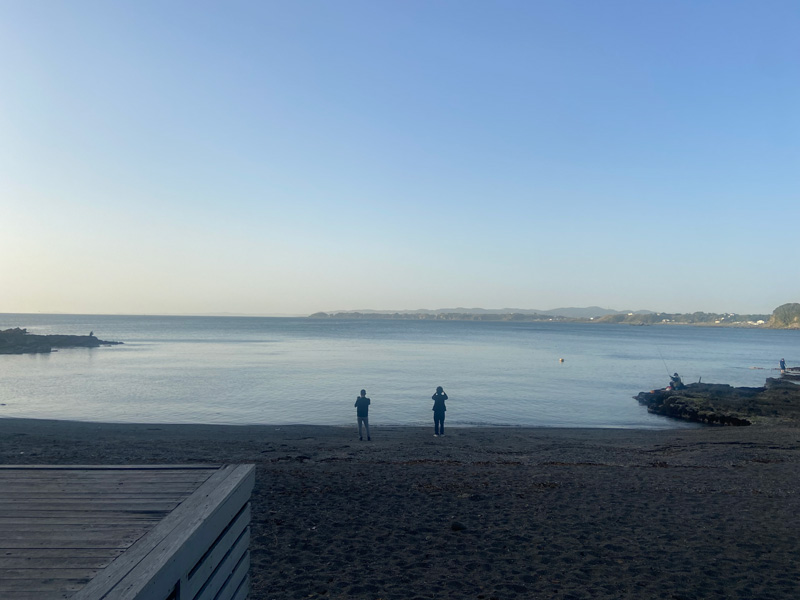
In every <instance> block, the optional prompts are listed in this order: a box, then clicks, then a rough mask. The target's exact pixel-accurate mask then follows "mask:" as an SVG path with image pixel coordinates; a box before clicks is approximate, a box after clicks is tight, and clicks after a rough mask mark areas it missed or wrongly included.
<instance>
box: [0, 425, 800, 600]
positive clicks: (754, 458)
mask: <svg viewBox="0 0 800 600" xmlns="http://www.w3.org/2000/svg"><path fill="white" fill-rule="evenodd" d="M432 429H433V428H432V427H413V426H387V427H379V426H376V427H374V428H373V430H372V440H373V441H372V442H359V441H358V434H357V428H356V424H355V422H354V423H353V424H352V425H351V426H309V425H278V426H269V425H258V426H252V425H158V424H108V423H106V424H102V423H90V422H76V421H45V420H35V419H15V418H0V463H2V464H76V465H77V464H87V465H88V464H191V463H251V464H255V465H256V488H255V490H254V492H253V497H252V509H253V522H252V536H251V540H252V541H251V553H252V566H251V577H252V581H253V591H252V593H251V600H262V599H266V600H269V599H272V600H283V599H298V600H299V599H300V598H318V599H320V600H324V599H344V598H365V599H375V600H377V599H378V598H380V599H382V600H395V599H397V600H401V599H402V600H406V599H412V600H413V599H423V598H424V599H435V598H465V599H467V598H469V599H479V600H491V599H492V598H495V599H497V600H507V599H510V598H518V597H543V598H564V599H566V598H579V599H584V598H585V599H587V600H588V599H590V598H592V599H597V598H600V599H608V600H611V599H612V598H631V599H632V598H648V599H649V598H663V599H665V600H674V599H675V598H685V599H689V598H698V599H699V598H719V599H722V598H725V599H729V598H741V599H744V598H754V597H757V598H762V599H766V598H775V599H779V598H780V599H783V598H795V597H800V561H797V541H796V533H795V532H796V531H797V529H798V527H800V494H798V493H797V489H796V483H797V481H798V480H800V428H799V427H797V426H791V425H787V426H766V425H764V426H759V425H756V426H751V427H693V428H684V429H668V430H663V429H661V430H650V429H647V430H644V429H584V428H549V427H548V428H544V427H515V428H505V427H504V428H489V427H486V428H484V427H478V428H462V427H458V428H456V427H453V428H450V429H446V436H445V437H443V438H435V437H433V431H432ZM1 497H2V491H0V498H1Z"/></svg>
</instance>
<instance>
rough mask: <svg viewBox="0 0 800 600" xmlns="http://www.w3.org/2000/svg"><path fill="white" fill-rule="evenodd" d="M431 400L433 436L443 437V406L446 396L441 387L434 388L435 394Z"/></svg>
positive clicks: (444, 407)
mask: <svg viewBox="0 0 800 600" xmlns="http://www.w3.org/2000/svg"><path fill="white" fill-rule="evenodd" d="M431 400H433V435H434V437H438V436H440V435H444V413H445V411H446V410H447V407H446V406H445V405H444V401H445V400H447V394H445V393H444V389H443V388H442V386H439V387H437V388H436V393H435V394H434V395H433V396H431Z"/></svg>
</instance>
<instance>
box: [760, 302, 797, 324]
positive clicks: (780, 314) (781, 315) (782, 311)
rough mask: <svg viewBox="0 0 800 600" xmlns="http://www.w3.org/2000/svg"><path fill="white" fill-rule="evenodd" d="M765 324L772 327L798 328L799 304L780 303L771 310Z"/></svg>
mask: <svg viewBox="0 0 800 600" xmlns="http://www.w3.org/2000/svg"><path fill="white" fill-rule="evenodd" d="M767 326H768V327H771V328H773V329H800V304H798V303H797V302H792V303H789V304H782V305H780V306H779V307H778V308H776V309H775V310H774V311H773V313H772V316H771V317H770V319H769V323H768V324H767Z"/></svg>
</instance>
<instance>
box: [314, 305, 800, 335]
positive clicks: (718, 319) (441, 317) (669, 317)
mask: <svg viewBox="0 0 800 600" xmlns="http://www.w3.org/2000/svg"><path fill="white" fill-rule="evenodd" d="M309 316H310V318H312V319H403V320H414V321H557V322H563V323H622V324H626V325H703V326H715V327H765V328H771V329H800V304H798V303H789V304H783V305H781V306H779V307H778V308H776V309H775V310H774V311H773V313H772V315H758V314H754V315H743V314H736V313H706V312H694V313H663V312H662V313H655V312H637V313H633V312H628V313H614V314H607V315H603V316H600V317H588V318H587V317H566V316H561V315H552V314H541V313H519V312H509V313H503V312H498V313H496V312H432V311H412V312H402V313H401V312H383V313H382V312H358V311H353V312H337V313H326V312H317V313H314V314H313V315H309Z"/></svg>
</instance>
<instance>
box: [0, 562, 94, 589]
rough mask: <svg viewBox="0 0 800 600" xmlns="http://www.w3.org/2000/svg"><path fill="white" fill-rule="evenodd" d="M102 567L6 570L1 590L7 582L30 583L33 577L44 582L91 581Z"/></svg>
mask: <svg viewBox="0 0 800 600" xmlns="http://www.w3.org/2000/svg"><path fill="white" fill-rule="evenodd" d="M101 568H102V567H95V568H83V569H77V568H75V569H64V568H61V569H5V570H3V578H2V579H0V589H2V587H3V585H5V583H6V582H7V581H13V580H16V579H24V580H25V581H30V578H31V576H32V575H35V576H37V577H41V578H42V579H43V580H47V581H49V580H51V579H53V580H55V579H61V580H64V579H70V580H79V579H82V580H85V581H89V580H90V579H91V578H92V577H94V576H95V575H96V574H97V572H98V571H99V570H100V569H101Z"/></svg>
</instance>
